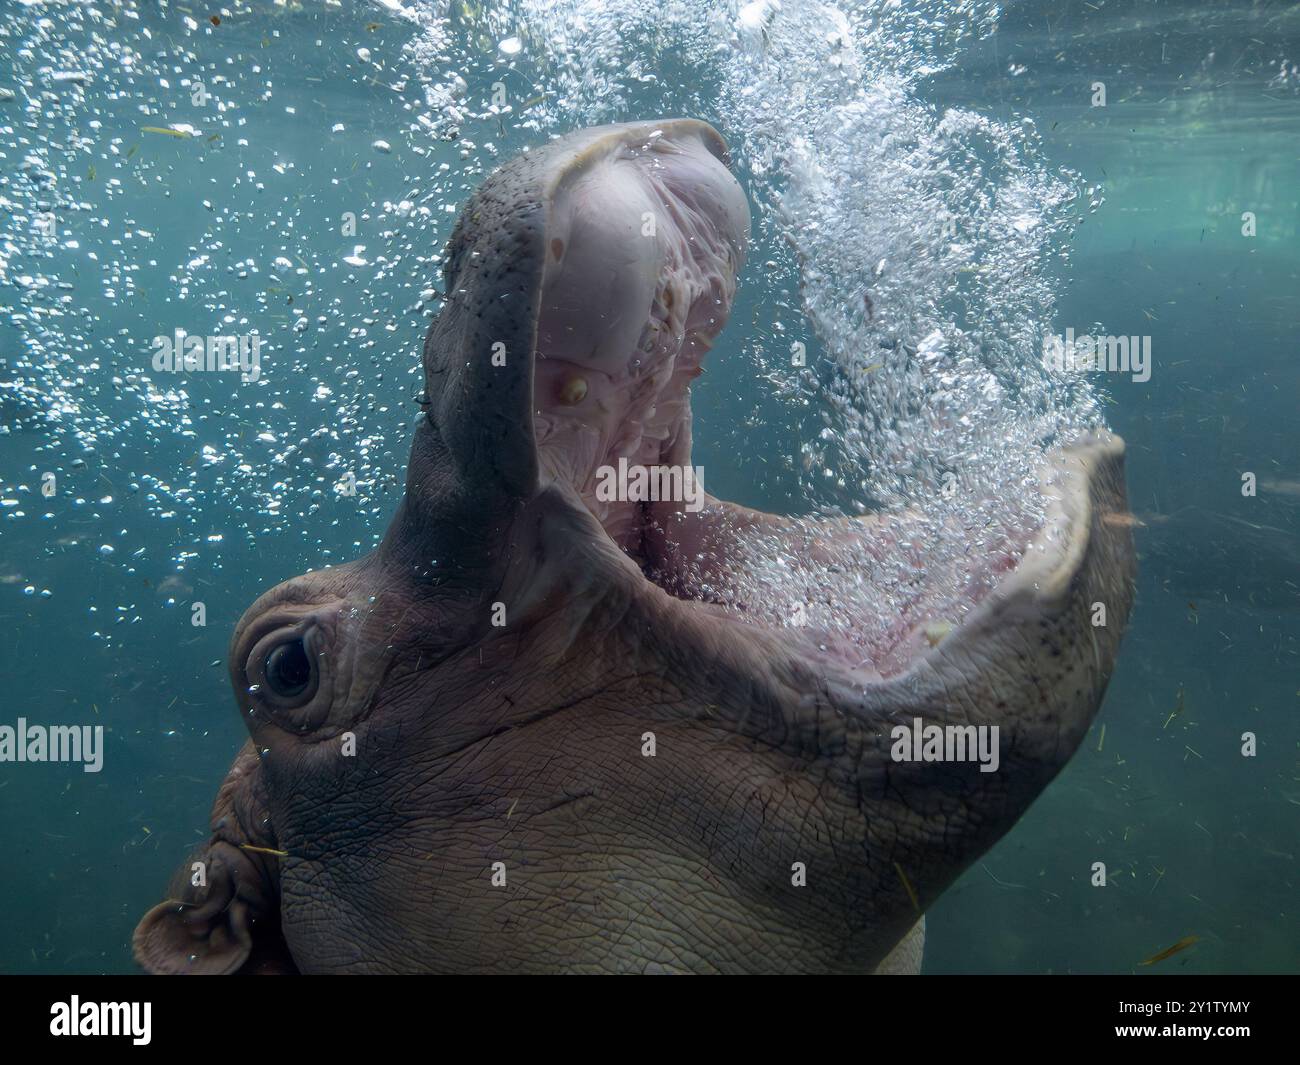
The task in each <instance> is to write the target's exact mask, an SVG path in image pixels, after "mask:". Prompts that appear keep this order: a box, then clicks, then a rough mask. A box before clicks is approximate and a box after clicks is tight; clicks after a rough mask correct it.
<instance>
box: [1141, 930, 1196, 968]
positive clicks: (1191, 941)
mask: <svg viewBox="0 0 1300 1065" xmlns="http://www.w3.org/2000/svg"><path fill="white" fill-rule="evenodd" d="M1200 941H1201V937H1200V936H1183V938H1182V939H1180V940H1179V941H1178V942H1177V943H1175V944H1174V945H1173V946H1172V947H1166V948H1165V949H1164V950H1162V951H1160V952H1159V953H1158V954H1152V955H1151V957H1149V958H1147V959H1146V960H1145V961H1140V962H1138V964H1139V965H1154V964H1155V963H1156V962H1158V961H1164V960H1165V959H1166V958H1172V957H1173V956H1174V955H1175V954H1180V953H1181V952H1182V951H1184V950H1186V949H1187V948H1188V947H1191V946H1195V945H1196V944H1197V943H1199V942H1200Z"/></svg>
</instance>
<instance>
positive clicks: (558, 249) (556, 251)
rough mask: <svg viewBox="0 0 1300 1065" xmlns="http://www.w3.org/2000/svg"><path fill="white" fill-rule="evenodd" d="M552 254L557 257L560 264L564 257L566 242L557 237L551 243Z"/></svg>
mask: <svg viewBox="0 0 1300 1065" xmlns="http://www.w3.org/2000/svg"><path fill="white" fill-rule="evenodd" d="M551 254H552V255H553V256H555V261H556V262H559V261H560V259H561V258H562V257H563V255H564V241H562V240H561V239H560V238H559V237H555V238H554V239H553V240H552V241H551Z"/></svg>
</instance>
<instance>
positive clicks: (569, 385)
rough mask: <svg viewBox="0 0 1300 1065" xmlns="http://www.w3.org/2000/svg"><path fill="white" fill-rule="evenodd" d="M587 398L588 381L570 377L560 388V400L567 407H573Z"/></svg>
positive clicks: (583, 378) (582, 378)
mask: <svg viewBox="0 0 1300 1065" xmlns="http://www.w3.org/2000/svg"><path fill="white" fill-rule="evenodd" d="M586 398H587V379H586V378H585V377H577V376H574V377H570V378H569V379H568V380H567V381H565V382H564V384H562V385H561V386H560V393H559V400H560V402H561V403H563V404H564V405H565V406H566V407H573V406H576V405H577V404H579V403H581V402H582V401H583V400H584V399H586Z"/></svg>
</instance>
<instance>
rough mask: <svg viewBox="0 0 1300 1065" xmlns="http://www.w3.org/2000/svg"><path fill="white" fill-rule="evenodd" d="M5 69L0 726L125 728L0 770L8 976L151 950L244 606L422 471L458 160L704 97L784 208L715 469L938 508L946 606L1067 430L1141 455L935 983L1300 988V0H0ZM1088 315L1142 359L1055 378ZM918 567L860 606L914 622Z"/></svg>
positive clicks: (845, 507) (712, 117)
mask: <svg viewBox="0 0 1300 1065" xmlns="http://www.w3.org/2000/svg"><path fill="white" fill-rule="evenodd" d="M0 50H2V51H3V55H4V64H3V66H0V210H2V212H3V218H4V226H3V230H2V231H0V306H2V308H3V312H4V313H3V318H2V319H0V625H3V631H4V634H5V638H4V639H3V640H2V641H0V676H3V678H4V680H5V691H6V698H5V701H4V705H5V712H4V713H3V714H0V725H3V724H13V723H14V722H15V721H16V720H17V719H18V718H19V717H22V718H25V719H27V720H28V721H30V722H33V723H49V724H54V723H58V724H70V725H71V724H77V725H102V727H103V729H104V732H103V751H102V769H101V770H100V771H99V772H95V773H86V772H83V768H82V766H81V765H76V764H62V765H54V764H50V765H38V764H14V763H0V808H3V810H4V812H5V815H6V816H5V817H4V818H3V820H2V821H0V853H3V854H5V856H6V860H5V861H4V862H0V899H3V900H4V910H5V920H4V921H3V922H0V970H3V971H5V972H21V973H56V972H58V973H67V972H124V971H131V970H132V969H133V968H134V963H133V962H132V959H131V952H130V937H131V932H132V929H133V928H134V926H135V923H136V922H137V920H138V919H139V918H140V916H141V914H142V913H143V912H144V911H145V910H146V909H147V908H148V907H150V906H152V905H153V904H154V903H155V902H156V901H158V899H159V898H160V897H161V895H162V892H163V890H164V887H165V885H166V883H167V881H168V878H169V877H170V876H171V874H172V872H173V870H174V869H175V868H176V867H177V866H178V864H179V863H180V862H181V861H182V860H183V859H184V858H185V856H186V855H187V853H188V852H189V850H190V849H191V848H192V847H194V846H195V845H196V844H197V843H199V842H201V841H202V840H204V839H206V838H207V813H208V809H209V806H210V804H211V801H212V798H213V796H214V794H215V791H216V787H217V785H218V784H219V782H220V781H221V779H222V777H223V776H224V774H225V772H226V770H227V769H228V767H229V764H230V761H231V759H232V757H233V755H234V753H235V752H236V750H237V749H238V748H239V746H240V745H241V744H242V743H243V742H244V740H245V738H246V732H245V730H244V727H243V725H242V723H241V721H240V720H239V716H238V714H237V713H236V712H235V711H234V708H233V703H232V697H231V694H230V691H229V682H228V678H227V673H226V665H225V658H226V652H227V645H228V641H229V637H230V632H231V630H232V628H233V626H234V624H235V623H236V622H237V621H238V619H239V617H240V616H241V614H242V613H243V611H244V609H245V608H246V607H247V606H248V605H249V604H250V603H251V602H252V601H253V599H254V598H255V597H256V596H257V595H259V594H260V593H261V592H263V591H265V590H266V589H267V588H269V587H271V586H273V585H274V584H276V583H278V582H279V581H281V580H284V579H286V578H288V577H290V576H293V575H295V574H299V573H302V572H305V571H307V570H309V569H314V568H319V567H321V566H325V565H331V564H337V563H340V562H344V561H346V560H348V559H351V558H355V557H357V556H359V555H361V554H363V553H365V552H366V551H368V550H370V549H371V548H373V547H374V546H375V545H376V544H377V543H378V541H379V538H380V537H381V536H382V535H383V532H384V529H385V527H386V524H387V521H388V519H389V517H390V516H391V514H392V512H393V509H394V507H395V506H396V504H397V501H398V500H399V498H400V496H401V489H402V485H403V484H404V482H405V468H406V461H407V449H408V447H409V443H410V432H411V425H412V422H413V420H414V419H415V418H416V417H417V416H418V414H419V407H418V405H417V403H416V398H417V397H418V395H419V393H420V390H421V387H422V380H421V376H420V367H419V352H420V347H421V344H422V341H423V336H424V332H425V330H426V329H427V328H428V321H429V318H430V317H431V316H432V315H433V314H434V313H435V312H436V310H437V307H438V305H439V300H440V295H441V294H440V293H439V292H438V291H437V286H438V285H439V283H440V280H439V279H440V271H441V265H442V253H443V249H444V246H445V243H446V240H447V238H448V236H449V235H450V232H451V227H452V225H453V223H454V221H455V217H456V212H457V211H458V210H459V208H460V206H461V205H462V203H463V202H464V200H465V199H466V197H467V196H468V195H469V193H470V191H471V190H472V189H473V188H474V187H476V186H477V185H478V184H479V183H480V182H481V181H482V179H483V178H484V177H485V176H486V175H487V174H488V173H489V172H490V171H491V170H492V169H493V168H494V167H495V166H496V165H498V164H499V163H501V162H503V161H505V160H506V159H508V158H510V157H511V156H513V155H515V154H517V153H518V152H519V151H521V150H522V149H524V148H525V147H527V146H530V145H536V144H539V143H542V142H544V141H545V140H546V139H547V138H548V137H550V136H552V135H556V134H560V133H564V132H568V131H569V130H572V129H576V128H579V127H581V126H584V125H591V124H598V123H603V122H614V121H628V120H634V119H635V120H640V119H654V118H659V117H667V116H676V115H687V116H691V117H698V118H701V119H704V120H706V121H708V122H710V123H712V124H713V125H714V126H715V127H716V128H717V129H718V130H719V132H720V133H721V134H722V135H723V137H724V138H725V139H726V140H727V142H728V143H729V145H730V148H731V151H732V155H733V166H734V169H735V172H736V175H737V177H738V179H739V180H740V183H741V185H742V187H743V188H744V189H745V191H746V193H747V195H748V197H749V200H750V206H751V211H752V212H753V218H754V225H753V237H752V239H753V244H752V246H751V248H750V252H749V256H748V262H747V264H746V267H745V269H744V272H743V273H742V275H741V277H740V280H739V289H738V293H737V297H736V302H735V304H734V306H733V308H732V313H731V320H730V324H729V325H728V327H727V328H726V330H724V332H723V333H722V335H721V336H720V338H719V340H718V342H717V344H716V345H715V347H714V350H713V352H712V354H711V355H710V357H709V362H708V372H707V373H706V374H705V375H704V376H703V377H701V378H700V379H699V381H698V382H697V383H696V384H695V385H694V387H693V393H692V394H693V407H694V412H695V413H694V418H695V421H694V438H695V440H694V442H695V455H694V461H696V462H697V463H699V464H700V465H701V466H703V467H704V469H705V470H706V471H707V475H708V486H709V490H710V492H712V493H714V494H716V495H718V496H720V497H722V498H726V499H734V500H737V501H739V502H742V503H744V504H746V505H748V506H752V507H758V508H762V509H765V510H771V511H776V512H781V513H827V514H829V513H851V514H852V513H861V512H865V511H868V510H874V509H878V508H884V509H892V510H898V509H905V508H906V509H910V511H911V512H914V513H915V514H916V515H917V517H916V522H917V525H916V529H915V539H916V541H917V542H918V543H920V544H921V545H923V546H922V549H921V552H920V555H921V559H922V561H921V563H919V565H921V566H922V567H923V568H924V570H925V571H926V573H927V575H928V577H929V579H930V580H931V581H932V582H933V585H934V587H935V588H936V589H937V590H936V591H935V592H934V596H935V602H937V603H938V604H939V610H940V613H941V614H942V616H943V618H944V620H946V621H951V622H959V621H960V614H961V611H962V610H963V609H965V608H964V606H963V603H964V602H965V599H964V597H963V591H964V590H965V589H966V588H967V587H968V585H969V583H970V581H971V580H972V579H973V578H974V576H975V573H976V567H975V566H974V565H973V563H972V556H973V555H983V554H985V553H988V552H992V551H995V550H999V549H1003V548H1005V549H1008V550H1012V551H1014V550H1015V549H1016V543H1017V541H1016V536H1015V530H1016V529H1020V528H1024V527H1032V526H1033V525H1034V524H1035V523H1036V522H1041V520H1042V513H1041V504H1040V503H1039V501H1038V499H1037V496H1036V494H1035V493H1034V492H1033V491H1032V490H1031V489H1032V487H1033V481H1034V471H1035V469H1036V467H1037V465H1038V462H1039V460H1041V458H1042V456H1043V454H1044V453H1045V451H1046V450H1047V449H1049V448H1050V447H1051V446H1052V445H1053V444H1055V443H1058V442H1060V441H1061V440H1066V439H1069V438H1071V437H1073V436H1076V435H1078V434H1080V433H1083V432H1086V431H1088V430H1091V429H1094V428H1096V427H1099V426H1103V425H1104V426H1108V427H1109V428H1110V429H1111V430H1113V431H1115V432H1116V433H1118V434H1119V435H1120V436H1122V437H1123V438H1124V439H1125V441H1126V442H1127V446H1128V452H1127V478H1128V494H1129V503H1130V507H1131V511H1132V514H1133V527H1134V535H1135V537H1136V542H1137V547H1138V553H1139V571H1138V592H1137V602H1136V607H1135V610H1134V613H1133V616H1132V618H1131V620H1130V623H1129V628H1128V631H1127V634H1126V636H1125V639H1124V643H1123V646H1122V649H1121V651H1120V654H1119V659H1118V664H1117V668H1116V671H1115V673H1114V676H1113V677H1112V680H1111V684H1110V688H1109V691H1108V693H1107V696H1106V701H1105V703H1104V705H1103V708H1102V710H1101V713H1100V714H1099V715H1098V717H1097V720H1096V723H1095V724H1094V725H1093V727H1092V730H1091V731H1090V732H1089V734H1088V736H1087V737H1086V738H1085V740H1084V742H1083V744H1082V746H1081V747H1080V749H1079V751H1078V752H1077V754H1076V755H1075V757H1074V758H1073V759H1072V760H1071V761H1070V763H1069V764H1068V765H1067V766H1066V768H1065V769H1064V770H1063V772H1062V773H1061V775H1060V776H1059V777H1058V778H1057V780H1056V781H1055V782H1054V783H1053V784H1052V785H1051V786H1050V787H1049V788H1048V789H1047V790H1046V791H1045V792H1044V793H1043V794H1042V796H1041V797H1040V798H1039V799H1038V801H1037V802H1036V803H1035V804H1034V805H1033V806H1032V807H1031V809H1030V810H1029V812H1028V813H1027V814H1026V815H1025V817H1024V818H1023V819H1022V820H1021V822H1020V823H1019V824H1018V825H1017V826H1016V828H1015V829H1014V830H1013V831H1012V832H1010V833H1009V834H1008V835H1007V836H1006V837H1005V838H1004V839H1003V840H1002V841H1001V842H1000V843H999V844H998V845H996V846H995V847H994V848H993V849H992V850H991V851H990V852H989V853H987V854H985V855H984V856H983V857H982V858H980V859H979V860H978V861H977V862H976V863H975V864H974V865H973V866H972V867H971V868H970V869H969V870H968V871H967V872H966V873H965V874H964V875H963V877H962V878H961V879H960V880H959V881H958V882H957V883H956V884H955V885H954V886H953V887H951V888H950V889H949V890H948V892H947V893H946V894H945V895H944V896H943V897H942V898H941V899H940V900H939V902H938V903H937V904H936V905H935V906H933V907H932V908H931V909H930V911H929V913H928V918H927V920H928V932H927V944H926V955H925V970H924V971H926V972H936V973H937V972H943V973H964V972H1034V973H1038V972H1053V973H1064V972H1084V973H1113V972H1130V971H1133V972H1295V971H1297V970H1300V921H1297V916H1298V915H1297V912H1296V911H1297V897H1298V893H1297V887H1298V886H1300V885H1298V876H1297V865H1296V852H1297V848H1298V847H1300V832H1298V831H1297V829H1298V828H1300V759H1298V756H1300V729H1298V728H1297V709H1298V707H1297V702H1298V700H1300V429H1298V427H1297V422H1296V412H1297V397H1298V396H1300V351H1298V350H1297V344H1296V337H1297V335H1300V151H1297V146H1298V145H1300V9H1298V8H1296V7H1295V6H1294V5H1289V4H1285V3H1241V4H1230V5H1220V4H1210V3H1199V4H1196V3H1177V2H1155V0H1150V2H1137V0H1134V2H1129V3H1119V2H1113V0H1112V2H1106V3H1096V4H1092V3H1083V2H1079V3H1064V4H1061V3H1052V2H1045V0H1044V2H1035V3H1006V4H994V3H984V2H977V0H971V2H956V3H945V2H940V0H934V2H930V3H915V2H907V0H883V2H875V3H869V2H863V3H843V4H839V5H834V4H820V3H811V2H810V3H804V2H801V0H787V2H783V3H780V4H778V3H776V2H775V0H758V2H756V3H751V4H747V5H740V4H735V3H721V2H709V0H693V2H680V3H666V4H645V3H635V2H632V0H615V2H611V3H594V2H593V3H580V2H567V3H542V2H515V3H503V4H485V5H478V4H469V3H452V4H438V3H432V2H426V0H415V2H412V3H410V4H406V5H404V4H400V3H398V2H396V0H385V2H375V3H370V4H365V3H360V2H357V3H309V2H305V0H304V2H301V3H297V2H286V3H273V2H271V0H266V2H261V0H257V2H253V0H250V2H245V3H234V4H228V5H224V6H220V7H218V6H216V5H214V6H212V7H202V6H196V5H195V4H192V3H143V2H142V3H130V2H121V3H93V2H91V3H85V4H76V5H67V4H61V3H59V4H56V3H43V2H28V0H22V2H19V0H5V2H3V3H0ZM178 329H181V330H184V331H186V332H187V333H188V334H192V335H198V336H208V335H220V336H227V335H229V336H245V337H246V336H249V335H251V334H256V335H257V337H258V338H259V344H260V347H259V348H258V352H259V358H260V362H259V363H258V365H257V366H256V372H255V373H247V374H245V375H243V378H241V375H240V374H238V373H230V372H226V373H189V374H182V373H169V372H166V371H161V372H160V371H158V370H156V369H155V367H154V365H153V358H154V354H155V348H154V338H156V337H160V336H161V337H172V336H174V334H175V331H176V330H178ZM1067 329H1071V330H1073V331H1074V333H1075V334H1078V335H1084V334H1088V335H1094V336H1111V335H1113V336H1122V337H1140V338H1149V340H1148V341H1147V343H1148V344H1149V351H1150V362H1149V365H1148V366H1147V367H1146V371H1149V373H1147V372H1138V371H1137V370H1136V369H1134V370H1130V371H1129V372H1092V373H1082V372H1078V371H1068V372H1066V371H1061V370H1060V369H1053V368H1052V367H1050V366H1048V365H1046V364H1045V362H1044V359H1043V357H1042V353H1043V350H1044V344H1045V340H1046V338H1048V337H1050V336H1054V335H1058V334H1064V333H1065V331H1066V330H1067ZM244 378H247V379H244ZM47 475H53V479H52V480H50V479H49V477H48V476H47ZM953 483H956V484H958V485H959V486H960V487H959V490H957V491H949V490H948V486H949V485H950V484H953ZM46 485H48V486H49V489H48V490H45V491H43V486H46ZM781 561H782V560H776V562H777V563H780V562H781ZM917 566H918V562H917V559H916V558H915V557H914V556H909V557H899V558H885V559H877V560H874V561H873V567H874V568H873V569H872V570H871V571H870V572H869V573H868V574H867V578H868V579H867V580H866V581H865V582H859V583H857V584H855V585H854V586H853V587H848V586H844V587H834V588H832V589H831V590H830V594H829V598H828V599H827V600H826V601H827V602H829V604H830V606H829V607H828V610H829V612H830V613H831V614H836V613H839V614H841V615H842V614H843V612H844V611H845V610H846V609H849V608H850V607H851V610H852V612H853V614H854V617H855V618H860V617H862V616H864V615H865V616H866V617H867V618H869V619H872V624H874V625H877V626H879V625H885V624H887V622H888V619H889V618H891V617H892V616H895V615H896V614H898V613H899V612H900V611H903V610H905V609H906V608H907V606H908V603H907V600H906V596H907V589H908V587H909V583H908V582H909V578H910V577H911V576H912V574H913V572H914V569H915V568H916V567H917ZM786 570H788V567H787V568H786V569H783V572H786ZM794 570H795V574H794V576H793V577H789V576H788V574H787V578H786V579H791V580H795V581H798V580H808V581H815V579H816V578H815V577H810V576H807V575H805V576H804V577H800V576H799V574H798V572H797V570H798V567H794ZM769 576H770V575H769ZM864 584H865V587H864V586H863V585H864ZM200 603H201V604H202V620H203V622H204V624H201V625H197V624H195V623H194V622H195V620H196V616H195V607H196V604H200ZM1244 733H1251V734H1253V735H1254V737H1255V738H1256V744H1257V745H1256V748H1255V749H1254V750H1253V751H1252V753H1251V754H1250V755H1249V756H1244V755H1243V750H1242V748H1243V742H1244V741H1243V734H1244ZM1097 862H1104V863H1105V865H1106V869H1107V878H1108V883H1107V885H1106V887H1105V888H1104V889H1101V888H1098V887H1096V886H1094V883H1093V878H1094V863H1097ZM1189 936H1195V937H1197V941H1196V943H1195V944H1194V946H1193V947H1192V948H1190V949H1185V950H1183V951H1181V952H1180V953H1178V954H1177V955H1175V956H1172V957H1170V958H1168V959H1167V960H1164V961H1161V962H1160V963H1159V964H1157V965H1152V966H1149V967H1142V966H1140V964H1139V963H1140V962H1141V961H1142V960H1143V959H1146V958H1148V957H1150V956H1152V955H1154V954H1156V953H1157V952H1158V951H1160V950H1162V949H1163V948H1166V947H1168V946H1170V945H1171V944H1174V943H1176V942H1178V941H1180V940H1182V939H1184V937H1189Z"/></svg>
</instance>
